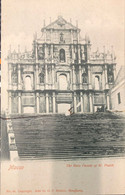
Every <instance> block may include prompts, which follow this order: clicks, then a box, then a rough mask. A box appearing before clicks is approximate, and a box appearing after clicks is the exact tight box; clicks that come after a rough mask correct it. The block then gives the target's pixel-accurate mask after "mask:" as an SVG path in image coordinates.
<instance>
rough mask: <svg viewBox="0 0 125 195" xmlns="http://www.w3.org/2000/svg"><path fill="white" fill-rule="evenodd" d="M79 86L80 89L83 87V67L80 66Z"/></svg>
mask: <svg viewBox="0 0 125 195" xmlns="http://www.w3.org/2000/svg"><path fill="white" fill-rule="evenodd" d="M79 84H80V89H81V87H82V69H81V65H79Z"/></svg>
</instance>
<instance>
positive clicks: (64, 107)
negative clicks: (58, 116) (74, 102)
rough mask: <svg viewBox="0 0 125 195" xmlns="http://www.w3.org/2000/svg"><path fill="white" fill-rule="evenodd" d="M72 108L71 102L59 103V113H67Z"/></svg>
mask: <svg viewBox="0 0 125 195" xmlns="http://www.w3.org/2000/svg"><path fill="white" fill-rule="evenodd" d="M69 109H70V104H65V103H62V104H58V113H66V112H67V111H68V110H69Z"/></svg>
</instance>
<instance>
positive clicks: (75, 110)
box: [74, 92, 77, 113]
mask: <svg viewBox="0 0 125 195" xmlns="http://www.w3.org/2000/svg"><path fill="white" fill-rule="evenodd" d="M76 112H77V108H76V92H74V113H76Z"/></svg>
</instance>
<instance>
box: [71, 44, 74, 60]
mask: <svg viewBox="0 0 125 195" xmlns="http://www.w3.org/2000/svg"><path fill="white" fill-rule="evenodd" d="M71 51H72V62H73V63H74V50H73V45H71Z"/></svg>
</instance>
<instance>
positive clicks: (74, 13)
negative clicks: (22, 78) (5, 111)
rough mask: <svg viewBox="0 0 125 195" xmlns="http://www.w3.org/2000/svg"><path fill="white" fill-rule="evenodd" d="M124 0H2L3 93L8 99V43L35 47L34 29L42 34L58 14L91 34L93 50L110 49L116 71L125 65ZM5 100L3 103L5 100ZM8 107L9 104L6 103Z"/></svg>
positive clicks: (21, 47) (15, 47)
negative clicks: (42, 29) (113, 56)
mask: <svg viewBox="0 0 125 195" xmlns="http://www.w3.org/2000/svg"><path fill="white" fill-rule="evenodd" d="M124 14H125V1H124V0H89V1H88V0H68V1H67V0H21V1H20V0H4V1H3V2H2V94H3V95H4V97H6V98H5V99H6V100H5V102H6V103H7V95H6V94H7V92H6V91H7V81H8V78H7V61H6V60H5V58H6V56H7V53H8V50H9V47H10V45H11V50H12V51H13V50H14V49H15V50H16V51H17V48H18V45H20V50H21V51H24V50H25V48H27V50H31V49H32V40H33V35H34V33H36V32H37V36H38V37H40V36H41V28H42V27H43V21H44V20H45V22H46V25H48V24H49V23H50V18H51V21H52V22H53V21H55V20H56V19H57V17H58V15H62V16H63V17H64V19H66V20H67V21H70V18H71V20H72V24H73V25H76V20H77V21H78V26H79V28H80V29H81V37H84V36H85V34H88V35H89V37H90V41H91V44H92V51H96V50H97V48H98V50H99V51H102V50H103V46H105V48H106V50H111V46H113V48H114V51H115V54H116V57H117V59H116V60H117V66H116V68H117V71H118V70H119V68H120V66H121V65H124V53H125V52H124V43H125V42H124V33H125V21H124ZM2 104H3V103H2ZM3 107H6V104H3Z"/></svg>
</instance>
